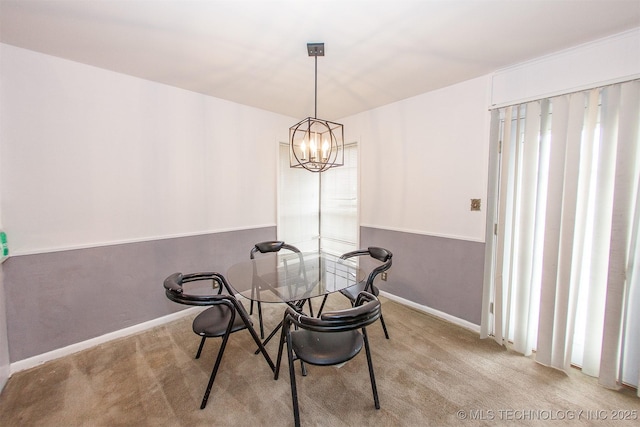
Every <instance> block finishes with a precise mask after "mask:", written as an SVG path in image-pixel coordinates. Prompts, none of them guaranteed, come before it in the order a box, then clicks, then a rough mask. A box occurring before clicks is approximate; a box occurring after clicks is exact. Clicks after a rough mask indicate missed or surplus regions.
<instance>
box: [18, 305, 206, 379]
mask: <svg viewBox="0 0 640 427" xmlns="http://www.w3.org/2000/svg"><path fill="white" fill-rule="evenodd" d="M204 308H206V307H204ZM204 308H203V307H190V308H187V309H185V310H181V311H178V312H176V313H172V314H168V315H166V316H162V317H159V318H157V319H153V320H149V321H148V322H143V323H139V324H137V325H133V326H130V327H128V328H124V329H120V330H118V331H114V332H110V333H108V334H104V335H101V336H99V337H95V338H91V339H88V340H86V341H82V342H79V343H75V344H71V345H68V346H66V347H62V348H58V349H56V350H52V351H49V352H47V353H42V354H39V355H37V356H33V357H30V358H28V359H23V360H19V361H17V362H13V363H11V365H10V367H9V376H11V375H13V374H15V373H16V372H20V371H24V370H26V369H30V368H34V367H36V366H39V365H42V364H43V363H45V362H49V361H51V360H55V359H59V358H61V357H64V356H69V355H70V354H73V353H77V352H79V351H82V350H86V349H88V348H91V347H94V346H96V345H99V344H104V343H106V342H108V341H112V340H115V339H118V338H123V337H126V336H129V335H133V334H137V333H138V332H142V331H145V330H147V329H151V328H154V327H156V326H160V325H163V324H165V323H169V322H172V321H174V320H177V319H180V318H182V317H184V316H188V315H190V314H192V313H194V312H195V311H199V310H203V309H204Z"/></svg>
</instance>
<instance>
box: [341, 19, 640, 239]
mask: <svg viewBox="0 0 640 427" xmlns="http://www.w3.org/2000/svg"><path fill="white" fill-rule="evenodd" d="M634 77H635V78H638V77H640V29H636V30H633V31H628V32H625V33H622V34H619V35H617V36H614V37H608V38H606V39H602V40H598V41H595V42H594V43H590V44H587V45H581V46H578V47H575V48H572V49H569V50H566V51H563V52H559V53H557V54H555V55H549V56H545V57H544V58H539V59H537V60H535V61H530V62H527V63H524V64H519V65H517V66H514V67H511V68H509V69H504V70H500V71H499V72H496V73H495V74H493V75H490V76H486V77H482V78H477V79H474V80H470V81H466V82H463V83H459V84H456V85H453V86H450V87H447V88H443V89H441V90H438V91H433V92H429V93H425V94H423V95H419V96H416V97H413V98H410V99H407V100H404V101H400V102H397V103H394V104H390V105H387V106H384V107H380V108H377V109H374V110H370V111H367V112H364V113H361V114H357V115H354V116H351V117H348V118H346V119H343V120H342V123H343V124H344V126H345V133H346V134H347V135H348V138H347V140H358V141H360V147H361V148H360V151H361V182H362V185H361V211H360V216H361V224H362V225H365V226H370V227H378V228H385V229H391V230H400V231H408V232H414V233H420V234H427V235H434V236H444V237H452V238H460V239H465V240H472V241H484V238H485V213H484V212H485V208H486V203H487V200H486V194H487V185H486V183H487V174H488V172H487V170H488V142H489V123H490V117H489V109H490V108H491V105H492V104H504V103H506V104H508V103H513V102H521V101H523V100H525V99H528V100H531V99H540V98H542V97H545V96H548V95H551V94H558V93H566V92H570V91H573V90H577V89H583V88H586V87H595V86H598V85H602V84H608V83H612V82H616V81H622V80H625V79H630V78H634ZM425 78H428V73H425ZM472 198H480V199H482V211H481V212H471V211H470V199H472Z"/></svg>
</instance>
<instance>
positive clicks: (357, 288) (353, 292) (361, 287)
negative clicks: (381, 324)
mask: <svg viewBox="0 0 640 427" xmlns="http://www.w3.org/2000/svg"><path fill="white" fill-rule="evenodd" d="M366 287H367V282H360V283H358V284H357V285H353V286H349V287H348V288H344V289H342V290H341V291H340V293H341V294H342V295H344V296H345V297H347V298H349V299H350V300H351V301H355V300H356V298H358V294H359V293H360V292H362V291H365V290H366V291H367V292H371V293H372V294H374V295H375V296H378V295H379V294H380V291H379V290H378V288H377V287H375V286H372V289H370V290H367V289H365V288H366Z"/></svg>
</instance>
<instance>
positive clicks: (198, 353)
mask: <svg viewBox="0 0 640 427" xmlns="http://www.w3.org/2000/svg"><path fill="white" fill-rule="evenodd" d="M206 339H207V337H202V339H201V340H200V346H199V347H198V352H197V353H196V359H200V353H202V347H204V340H206Z"/></svg>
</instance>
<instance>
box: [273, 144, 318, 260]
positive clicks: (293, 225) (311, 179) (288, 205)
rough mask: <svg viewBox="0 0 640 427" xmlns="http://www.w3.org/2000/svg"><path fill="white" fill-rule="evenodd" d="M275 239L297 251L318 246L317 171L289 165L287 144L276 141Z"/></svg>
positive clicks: (310, 249)
mask: <svg viewBox="0 0 640 427" xmlns="http://www.w3.org/2000/svg"><path fill="white" fill-rule="evenodd" d="M279 148H280V165H279V169H278V181H279V182H278V233H277V234H278V239H279V240H283V241H285V242H287V243H289V244H292V245H294V246H295V247H297V248H298V249H300V250H301V251H315V250H318V249H319V244H320V241H319V237H320V217H319V215H318V212H320V174H319V173H313V172H309V171H308V170H306V169H302V168H292V167H290V166H289V145H288V144H286V143H280V145H279Z"/></svg>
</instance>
